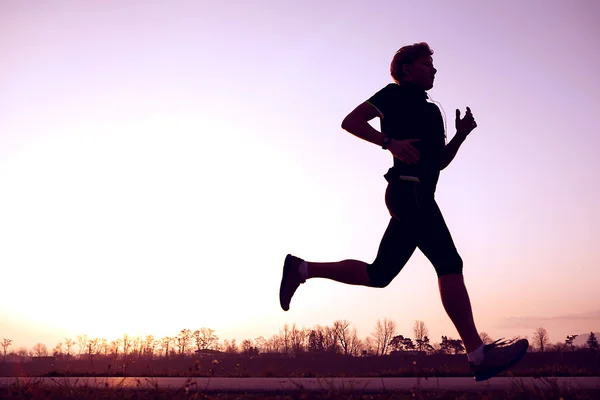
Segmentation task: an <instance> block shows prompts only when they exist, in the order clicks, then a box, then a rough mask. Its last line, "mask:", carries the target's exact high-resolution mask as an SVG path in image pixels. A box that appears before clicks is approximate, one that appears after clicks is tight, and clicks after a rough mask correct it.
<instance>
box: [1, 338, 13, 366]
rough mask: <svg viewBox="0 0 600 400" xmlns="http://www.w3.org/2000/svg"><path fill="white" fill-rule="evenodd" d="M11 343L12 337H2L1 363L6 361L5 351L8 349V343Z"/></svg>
mask: <svg viewBox="0 0 600 400" xmlns="http://www.w3.org/2000/svg"><path fill="white" fill-rule="evenodd" d="M11 344H12V339H6V338H4V339H2V363H5V362H6V352H7V351H8V348H9V347H10V345H11Z"/></svg>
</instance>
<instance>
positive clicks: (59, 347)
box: [52, 343, 64, 358]
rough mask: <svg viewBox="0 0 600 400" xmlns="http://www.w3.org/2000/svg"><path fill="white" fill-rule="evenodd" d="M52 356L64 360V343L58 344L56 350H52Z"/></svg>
mask: <svg viewBox="0 0 600 400" xmlns="http://www.w3.org/2000/svg"><path fill="white" fill-rule="evenodd" d="M52 355H53V356H54V357H56V358H62V357H63V355H64V351H63V344H62V343H58V344H57V345H56V346H54V349H52Z"/></svg>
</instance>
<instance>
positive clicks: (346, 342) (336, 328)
mask: <svg viewBox="0 0 600 400" xmlns="http://www.w3.org/2000/svg"><path fill="white" fill-rule="evenodd" d="M333 332H334V334H335V338H336V340H337V343H338V344H339V346H340V348H341V350H342V353H344V354H346V355H348V354H350V340H351V334H352V332H351V330H350V322H348V321H346V320H345V319H344V320H341V319H338V320H336V321H334V322H333Z"/></svg>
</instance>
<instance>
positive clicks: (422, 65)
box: [390, 42, 437, 90]
mask: <svg viewBox="0 0 600 400" xmlns="http://www.w3.org/2000/svg"><path fill="white" fill-rule="evenodd" d="M432 55H433V50H432V49H431V48H430V47H429V45H428V44H427V43H425V42H421V43H415V44H411V45H408V46H404V47H402V48H400V50H398V51H397V52H396V54H395V55H394V58H393V59H392V64H391V66H390V73H391V74H392V78H394V81H396V83H398V84H402V82H412V83H414V84H416V85H418V86H420V87H421V88H423V90H429V89H431V88H432V87H433V80H434V78H435V73H436V72H437V70H436V69H435V68H434V67H433V58H431V56H432Z"/></svg>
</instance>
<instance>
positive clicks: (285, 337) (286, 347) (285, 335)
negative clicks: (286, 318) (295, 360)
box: [279, 323, 292, 353]
mask: <svg viewBox="0 0 600 400" xmlns="http://www.w3.org/2000/svg"><path fill="white" fill-rule="evenodd" d="M290 331H291V329H290V326H289V325H288V324H287V323H285V324H284V325H283V329H280V330H279V337H280V338H281V340H282V343H283V352H284V353H289V352H290V348H291V347H292V346H291V344H290V342H291V340H290Z"/></svg>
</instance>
